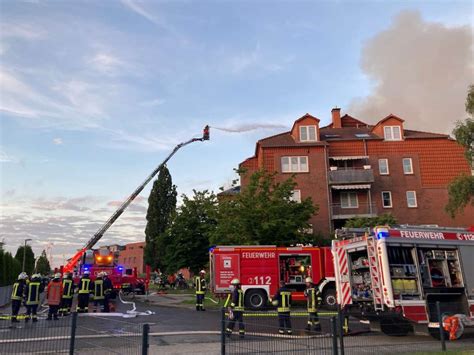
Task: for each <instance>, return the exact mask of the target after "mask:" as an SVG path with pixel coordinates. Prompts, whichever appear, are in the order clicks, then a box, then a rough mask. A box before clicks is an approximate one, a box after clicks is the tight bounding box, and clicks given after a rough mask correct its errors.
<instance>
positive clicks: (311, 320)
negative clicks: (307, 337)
mask: <svg viewBox="0 0 474 355" xmlns="http://www.w3.org/2000/svg"><path fill="white" fill-rule="evenodd" d="M311 328H312V329H313V330H314V331H316V332H320V331H321V324H320V323H319V316H318V312H308V324H307V326H306V329H307V330H311Z"/></svg>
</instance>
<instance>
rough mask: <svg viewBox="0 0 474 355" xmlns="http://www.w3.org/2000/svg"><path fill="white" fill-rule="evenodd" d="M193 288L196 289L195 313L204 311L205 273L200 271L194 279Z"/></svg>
mask: <svg viewBox="0 0 474 355" xmlns="http://www.w3.org/2000/svg"><path fill="white" fill-rule="evenodd" d="M194 287H196V311H205V309H204V295H205V294H206V271H204V270H201V271H200V272H199V275H198V276H196V277H195V278H194Z"/></svg>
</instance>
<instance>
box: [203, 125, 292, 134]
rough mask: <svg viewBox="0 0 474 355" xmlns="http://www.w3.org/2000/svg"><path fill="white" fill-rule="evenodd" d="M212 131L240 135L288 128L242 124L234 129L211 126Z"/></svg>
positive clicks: (283, 126)
mask: <svg viewBox="0 0 474 355" xmlns="http://www.w3.org/2000/svg"><path fill="white" fill-rule="evenodd" d="M211 128H212V129H217V130H219V131H224V132H233V133H240V132H249V131H254V130H257V129H268V128H288V127H287V126H285V125H281V124H243V125H238V126H234V127H215V126H212V127H211Z"/></svg>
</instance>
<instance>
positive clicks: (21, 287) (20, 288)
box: [12, 281, 25, 301]
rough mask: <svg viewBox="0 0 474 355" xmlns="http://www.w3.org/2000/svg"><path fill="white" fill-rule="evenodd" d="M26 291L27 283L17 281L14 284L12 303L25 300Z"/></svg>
mask: <svg viewBox="0 0 474 355" xmlns="http://www.w3.org/2000/svg"><path fill="white" fill-rule="evenodd" d="M24 291H25V283H24V282H20V281H17V282H15V283H14V284H13V290H12V301H13V300H16V301H21V300H22V299H23V292H24Z"/></svg>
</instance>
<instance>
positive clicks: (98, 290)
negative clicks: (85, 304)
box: [94, 279, 105, 301]
mask: <svg viewBox="0 0 474 355" xmlns="http://www.w3.org/2000/svg"><path fill="white" fill-rule="evenodd" d="M104 298H105V296H104V280H102V279H96V280H95V281H94V301H101V300H103V299H104Z"/></svg>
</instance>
